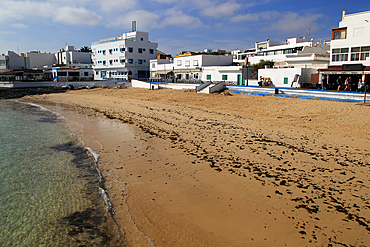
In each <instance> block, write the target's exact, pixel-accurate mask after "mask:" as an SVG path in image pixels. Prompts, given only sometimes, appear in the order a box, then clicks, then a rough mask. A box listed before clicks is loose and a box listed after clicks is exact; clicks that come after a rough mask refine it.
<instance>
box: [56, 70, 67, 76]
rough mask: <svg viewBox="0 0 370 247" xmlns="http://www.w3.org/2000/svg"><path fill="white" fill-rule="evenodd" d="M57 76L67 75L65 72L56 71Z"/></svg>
mask: <svg viewBox="0 0 370 247" xmlns="http://www.w3.org/2000/svg"><path fill="white" fill-rule="evenodd" d="M58 76H67V72H59V71H58Z"/></svg>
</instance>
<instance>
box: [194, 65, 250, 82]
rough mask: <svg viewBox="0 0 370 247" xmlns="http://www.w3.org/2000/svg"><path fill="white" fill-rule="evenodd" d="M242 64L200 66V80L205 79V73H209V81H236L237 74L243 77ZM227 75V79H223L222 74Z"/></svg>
mask: <svg viewBox="0 0 370 247" xmlns="http://www.w3.org/2000/svg"><path fill="white" fill-rule="evenodd" d="M242 72H243V68H242V66H208V67H203V68H202V73H201V80H202V81H209V80H207V75H211V81H226V82H237V80H238V75H240V76H241V79H245V78H243V73H242ZM223 75H227V80H223V79H222V76H223Z"/></svg>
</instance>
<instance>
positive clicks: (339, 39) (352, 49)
mask: <svg viewBox="0 0 370 247" xmlns="http://www.w3.org/2000/svg"><path fill="white" fill-rule="evenodd" d="M330 43H331V49H330V53H331V60H330V66H329V68H328V69H324V70H320V72H321V74H320V81H323V83H324V84H327V88H329V89H337V87H338V86H337V85H336V83H337V79H338V78H339V76H341V80H342V83H344V80H345V79H346V78H347V77H349V76H350V77H351V84H352V86H351V90H356V89H357V84H358V81H359V79H362V80H363V81H369V79H370V11H366V12H360V13H354V14H347V11H346V10H343V12H342V21H340V22H339V27H338V28H333V29H332V40H331V41H330Z"/></svg>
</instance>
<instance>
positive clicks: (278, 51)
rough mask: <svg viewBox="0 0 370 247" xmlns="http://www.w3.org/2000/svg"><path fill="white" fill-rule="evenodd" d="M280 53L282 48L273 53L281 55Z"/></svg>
mask: <svg viewBox="0 0 370 247" xmlns="http://www.w3.org/2000/svg"><path fill="white" fill-rule="evenodd" d="M281 54H283V51H282V50H277V51H275V55H281Z"/></svg>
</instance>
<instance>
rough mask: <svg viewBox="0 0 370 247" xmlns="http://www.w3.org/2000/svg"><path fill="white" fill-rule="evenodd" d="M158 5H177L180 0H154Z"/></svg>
mask: <svg viewBox="0 0 370 247" xmlns="http://www.w3.org/2000/svg"><path fill="white" fill-rule="evenodd" d="M152 1H154V2H157V3H177V2H178V0H152Z"/></svg>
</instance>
